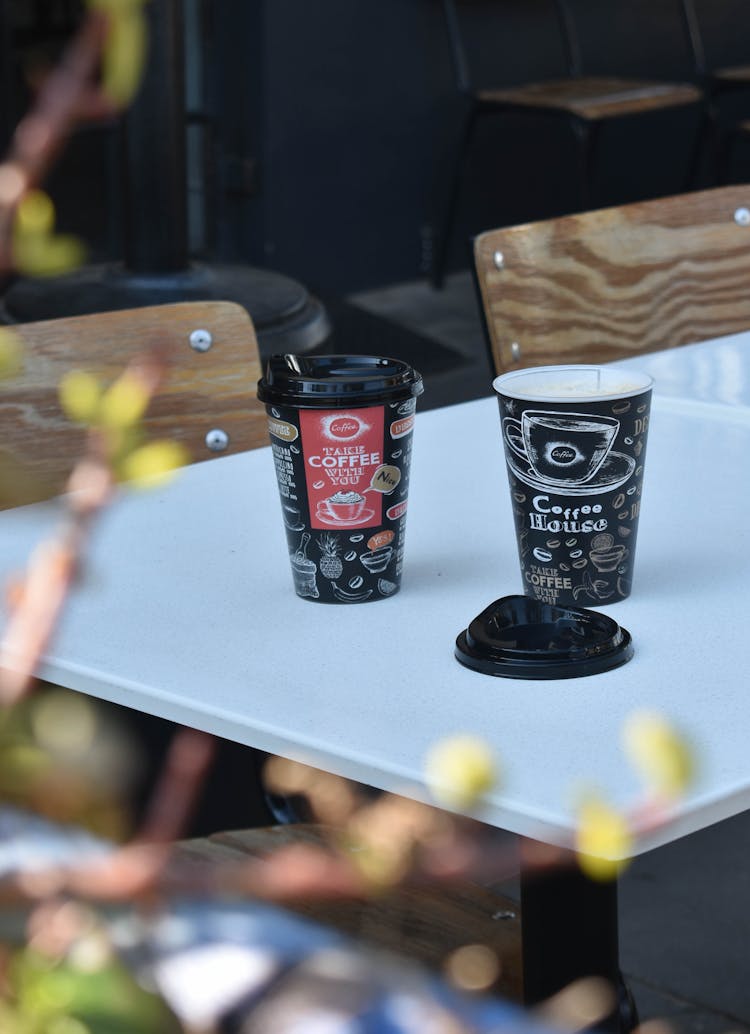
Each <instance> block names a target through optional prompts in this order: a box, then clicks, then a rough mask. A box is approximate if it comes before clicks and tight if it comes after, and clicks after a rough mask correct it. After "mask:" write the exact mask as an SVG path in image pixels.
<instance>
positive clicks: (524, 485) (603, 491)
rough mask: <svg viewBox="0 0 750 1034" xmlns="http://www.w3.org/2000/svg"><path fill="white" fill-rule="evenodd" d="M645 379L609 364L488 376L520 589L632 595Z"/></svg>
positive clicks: (562, 601)
mask: <svg viewBox="0 0 750 1034" xmlns="http://www.w3.org/2000/svg"><path fill="white" fill-rule="evenodd" d="M651 383H652V382H651V378H650V377H648V376H646V375H645V374H641V373H635V372H633V371H631V370H627V369H618V368H617V367H612V366H540V367H537V368H535V369H526V370H516V371H513V372H512V373H506V374H503V375H502V376H500V377H497V378H496V379H495V381H494V382H493V387H494V389H495V391H496V392H497V395H498V402H499V405H500V420H501V426H502V436H503V444H504V446H505V458H506V463H507V468H508V479H509V482H510V491H511V500H512V505H513V514H514V517H515V522H516V536H517V541H518V553H519V557H520V561H521V577H522V578H523V582H524V592H525V594H526V595H527V596H531V597H533V598H534V599H536V600H539V601H541V602H544V603H552V604H557V605H561V606H572V605H577V606H579V607H580V606H584V607H590V606H592V605H593V604H595V603H596V604H601V603H614V602H616V601H617V600H622V599H625V597H627V596H629V595H630V589H631V584H632V581H633V564H634V560H635V543H636V537H637V533H638V515H639V513H640V508H641V491H642V485H643V467H644V463H645V459H646V439H647V435H648V421H649V410H650V406H651Z"/></svg>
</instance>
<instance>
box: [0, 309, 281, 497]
mask: <svg viewBox="0 0 750 1034" xmlns="http://www.w3.org/2000/svg"><path fill="white" fill-rule="evenodd" d="M8 329H9V330H11V331H12V332H13V333H14V334H16V335H17V336H18V338H19V339H20V343H21V345H22V348H23V369H22V370H21V372H20V373H19V374H18V375H16V376H13V377H10V378H8V379H6V380H3V381H2V382H0V508H6V507H7V506H15V505H19V504H21V503H26V502H33V501H37V500H39V499H43V498H49V497H51V496H53V495H56V494H57V493H59V492H60V491H61V490H62V489H63V487H64V485H65V480H66V478H67V476H68V474H69V472H70V470H71V469H72V467H73V465H74V463H75V461H76V459H77V458H78V457H79V456H80V455H81V454H82V452H83V449H84V438H85V431H84V429H83V428H82V427H80V426H78V425H76V424H74V423H72V422H71V421H70V420H69V419H68V418H67V417H66V415H65V414H64V413H63V411H62V408H61V406H60V403H59V400H58V384H59V382H60V379H61V378H62V376H63V375H64V374H65V373H67V372H68V371H70V370H85V371H87V372H90V373H93V374H95V375H96V376H98V377H99V378H100V379H101V380H102V382H103V383H105V384H108V383H110V382H112V381H114V380H115V379H116V377H117V376H118V374H120V373H121V372H122V371H123V370H124V369H125V367H126V365H127V363H128V362H129V361H130V360H131V359H133V358H135V357H136V356H137V355H139V354H141V353H143V352H145V351H148V350H149V349H150V348H158V349H160V350H161V351H162V352H163V353H164V354H165V355H166V359H167V364H168V365H167V377H166V381H165V383H164V385H163V386H162V387H161V389H160V391H159V392H158V394H157V395H156V397H155V398H154V399H153V400H152V402H151V405H150V407H149V409H148V412H147V414H146V416H145V419H144V421H143V424H144V431H145V432H146V435H147V436H148V437H149V438H150V437H159V438H171V439H173V440H177V441H179V442H181V443H182V444H183V445H185V446H186V447H187V450H188V452H189V454H190V457H191V459H192V461H193V462H197V461H199V460H207V459H212V458H214V457H217V456H226V455H227V454H229V453H233V452H240V451H243V450H245V449H254V448H257V447H258V446H260V445H266V444H268V431H267V426H266V417H265V408H264V407H263V406H262V405H261V404H260V403H259V402H258V401H257V399H256V397H255V390H256V384H257V381H258V378H259V377H260V375H261V369H260V360H259V356H258V346H257V341H256V337H255V331H254V328H253V324H252V321H251V319H250V317H249V316H248V314H247V312H246V311H245V309H243V308H242V307H241V306H240V305H236V304H234V303H233V302H223V301H206V302H184V303H177V304H170V305H154V306H149V307H147V308H140V309H127V310H123V311H119V312H102V313H95V314H92V315H87V316H72V317H68V318H63V319H54V320H45V321H43V322H39V323H23V324H16V325H14V326H12V327H10V328H8ZM196 332H199V333H198V334H197V336H196ZM200 332H202V333H200ZM191 336H192V341H191ZM207 345H208V346H209V347H206V346H207ZM196 346H197V347H196ZM212 431H220V432H224V434H225V435H226V436H227V438H228V442H227V444H226V447H225V448H223V449H219V450H217V451H213V450H212V449H211V448H210V447H209V444H208V442H213V443H215V440H216V438H217V437H219V438H220V437H222V436H221V435H218V436H217V435H213V436H211V437H209V438H208V439H207V436H208V435H209V432H212Z"/></svg>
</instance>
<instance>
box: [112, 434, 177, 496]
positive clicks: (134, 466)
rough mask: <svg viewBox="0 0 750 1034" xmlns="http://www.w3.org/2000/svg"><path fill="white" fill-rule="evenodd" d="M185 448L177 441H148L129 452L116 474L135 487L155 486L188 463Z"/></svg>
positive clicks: (168, 478)
mask: <svg viewBox="0 0 750 1034" xmlns="http://www.w3.org/2000/svg"><path fill="white" fill-rule="evenodd" d="M189 460H190V457H189V455H188V452H187V449H185V447H184V446H183V445H180V443H179V442H173V441H168V440H166V439H165V440H161V441H155V442H148V444H147V445H141V446H140V447H139V448H137V449H134V450H133V451H132V452H131V453H129V454H128V455H127V456H126V457H125V458H124V459H123V461H122V462H121V463H120V464H119V466H118V474H119V475H120V477H121V478H122V479H123V480H124V481H128V482H131V483H132V484H133V485H134V487H136V488H155V487H157V486H158V485H161V484H164V483H165V482H166V481H168V480H170V478H171V477H172V476H173V474H174V472H175V471H176V470H177V469H178V468H179V467H183V466H184V465H185V464H186V463H188V462H189Z"/></svg>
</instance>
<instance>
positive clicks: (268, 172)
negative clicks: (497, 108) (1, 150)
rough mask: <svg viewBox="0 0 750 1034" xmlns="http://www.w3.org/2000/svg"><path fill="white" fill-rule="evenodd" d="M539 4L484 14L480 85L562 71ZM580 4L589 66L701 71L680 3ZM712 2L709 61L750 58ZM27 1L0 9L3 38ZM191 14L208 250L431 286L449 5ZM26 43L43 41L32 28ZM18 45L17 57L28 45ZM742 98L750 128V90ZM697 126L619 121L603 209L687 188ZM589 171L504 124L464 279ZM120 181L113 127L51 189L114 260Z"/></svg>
mask: <svg viewBox="0 0 750 1034" xmlns="http://www.w3.org/2000/svg"><path fill="white" fill-rule="evenodd" d="M152 2H153V3H159V2H160V0H152ZM467 2H468V0H467ZM540 2H541V0H494V2H493V3H490V2H489V0H470V6H471V8H472V9H473V29H474V37H475V42H476V43H477V45H478V48H479V51H480V57H481V60H482V69H483V70H482V74H483V75H485V76H487V77H488V78H489V77H490V75H491V76H492V78H493V79H495V80H497V81H499V82H508V83H513V82H518V81H519V80H524V79H528V78H531V77H542V76H545V75H550V74H559V73H560V72H561V71H562V67H561V55H560V47H559V40H558V38H557V36H556V33H555V27H554V24H552V23H544V22H542V21H541V20H540V17H539V3H540ZM26 6H28V5H26ZM69 6H71V7H75V5H74V4H73V5H69ZM574 6H576V7H578V8H579V9H581V10H582V13H583V14H584V15H585V17H586V19H587V24H588V25H589V26H590V28H589V29H588V30H587V32H586V33H584V38H583V41H582V42H583V45H584V51H585V53H584V57H585V58H586V59H587V60H588V61H589V62H590V63H591V64H592V66H596V67H592V68H591V70H592V71H602V70H603V69H605V68H607V67H611V68H614V69H615V70H616V71H617V72H620V73H626V72H631V73H632V74H638V75H644V74H648V75H652V76H656V77H659V76H662V77H667V76H669V77H676V76H679V77H682V78H688V77H690V75H691V74H692V69H691V67H690V63H689V61H688V58H687V54H686V51H685V46H684V38H683V36H682V34H681V30H680V28H679V26H677V27H676V26H675V22H674V18H673V12H674V6H675V4H674V0H649V2H648V4H646V3H645V2H643V0H634V2H633V3H630V4H627V5H625V6H626V8H628V9H629V12H630V13H629V15H628V17H627V18H625V20H623V21H622V22H621V23H620V22H618V19H619V18H620V17H621V16H620V15H619V14H617V11H618V10H622V7H623V5H622V4H621V3H620V0H575V5H574ZM698 6H699V10H700V12H701V14H702V16H703V24H704V27H705V35H706V49H707V52H708V57H709V61H710V62H711V63H712V64H717V63H722V62H728V61H731V62H735V63H736V62H739V61H741V60H745V61H747V63H749V64H750V17H748V15H749V14H750V0H700V2H699V4H698ZM22 7H24V5H18V4H14V3H12V2H11V0H0V10H3V8H4V14H3V16H4V25H5V26H6V29H7V23H8V19H9V18H10V19H11V20H12V19H13V18H14V17H15V18H16V19H17V18H18V17H19V15H18V12H19V11H20V10H21V8H22ZM185 8H186V25H187V38H186V50H187V55H188V61H187V74H188V98H189V105H188V106H189V108H190V118H189V126H188V130H187V132H188V144H189V146H188V156H189V157H188V161H189V180H188V193H189V200H190V206H189V211H190V227H189V230H190V233H189V239H190V242H191V247H192V249H193V251H194V252H196V253H198V254H199V255H202V256H203V257H208V258H211V259H215V260H224V261H226V260H229V261H239V262H249V263H251V264H254V265H262V266H268V267H269V268H271V269H274V270H277V271H279V272H284V273H287V274H290V275H292V276H294V277H297V278H299V279H300V280H302V281H303V282H304V283H305V284H307V285H308V286H309V287H310V288H312V289H313V290H317V291H320V292H322V293H324V294H327V295H331V294H334V293H335V294H341V293H345V292H348V291H353V290H357V289H362V288H366V287H370V286H376V285H379V284H384V283H389V282H395V281H399V280H404V279H410V278H416V277H420V276H422V275H423V274H424V271H425V269H426V266H427V263H428V261H429V255H430V247H431V240H432V234H433V230H434V223H435V217H436V196H435V191H436V187H437V185H438V184H439V182H440V176H439V173H440V172H441V170H443V169H444V167H445V162H446V156H447V155H448V154H449V153H450V150H451V147H452V143H453V139H454V135H455V132H456V125H457V114H458V109H457V103H456V98H455V90H454V85H453V74H452V69H451V64H450V55H449V51H448V45H447V39H446V33H445V29H444V25H443V21H442V11H441V4H440V2H439V0H377V2H376V3H372V2H366V0H315V2H314V3H311V2H310V0H185ZM639 16H641V17H645V18H647V19H648V27H647V29H646V30H644V29H643V28H638V25H637V18H638V17H639ZM61 17H62V16H61ZM27 21H28V19H27ZM613 29H614V30H615V31H614V32H613V31H612V30H613ZM24 33H25V36H24V37H23V39H24V41H25V42H24V46H26V47H28V41H29V37H30V35H31V36H32V37H33V25H31V26H29V24H28V23H27V24H26V25H25V27H24ZM5 36H6V38H8V37H10V40H11V48H12V47H13V46H14V45H17V39H18V34H17V33H16V34H15V36H14V33H13V31H11V32H10V33H8V32H6V34H5ZM743 55H744V58H743ZM17 56H18V55H17V54H16V53H15V52H14V53H12V54H11V57H12V58H16V57H17ZM8 77H9V72H8V67H7V62H6V66H5V70H4V79H3V81H4V82H7V81H8ZM11 78H13V77H12V76H11ZM19 98H20V100H19ZM22 99H23V88H22V87H20V88H19V92H18V97H16V98H14V97H13V96H8V95H7V90H6V96H5V98H4V112H5V117H6V119H8V115H9V112H10V119H9V121H12V117H13V114H14V113H15V112H16V110H17V107H18V105H19V103H20V102H21V101H22ZM733 104H734V105H735V107H737V106H739V107H738V110H741V108H742V105H745V106H746V109H745V110H747V112H748V114H749V115H750V95H748V96H747V97H744V98H739V99H738V98H735V99H734V100H733ZM696 126H697V118H696V115H695V113H694V112H692V111H689V110H687V111H681V112H680V111H674V112H668V113H661V114H659V115H658V116H657V115H654V116H653V117H652V118H649V119H643V120H629V121H625V120H624V121H622V122H621V123H619V124H617V125H616V126H615V125H613V126H607V127H605V129H604V131H603V134H602V141H601V151H600V159H601V160H600V165H599V175H598V179H597V181H598V188H597V194H598V196H597V198H596V201H597V204H602V205H605V204H614V203H618V202H622V201H629V200H634V199H636V198H641V197H649V196H651V197H653V196H658V195H662V194H667V193H673V192H677V191H679V190H680V189H681V188H682V186H683V177H684V174H685V171H686V167H687V163H688V160H689V156H690V151H691V145H692V141H693V137H694V133H695V129H696ZM738 154H739V157H740V158H742V157H743V155H742V152H741V149H740V150H739V151H738ZM744 157H746V158H748V159H750V155H747V154H746V155H745V156H744ZM573 159H574V151H573V145H572V141H571V140H570V139H569V138H568V136H567V135H566V132H565V131H564V129H563V128H562V127H559V126H556V125H548V124H546V123H544V124H543V123H540V122H534V123H533V124H530V123H529V122H528V121H525V120H520V119H511V118H502V119H501V118H498V119H496V120H489V119H488V120H487V122H486V124H484V125H483V127H482V132H481V133H480V135H479V140H478V143H477V147H476V150H475V153H474V158H473V161H472V165H471V168H470V169H469V172H468V182H469V184H470V185H471V186H470V188H469V189H468V190H467V192H466V195H465V197H464V200H463V203H462V208H461V212H460V216H459V228H458V232H457V233H456V240H455V244H454V248H453V252H452V265H453V267H454V268H456V267H458V266H461V265H463V266H465V265H466V263H467V255H468V246H467V242H468V239H469V237H470V235H471V234H472V233H475V232H478V231H480V230H483V229H487V228H490V227H493V226H500V225H507V224H509V223H514V222H518V221H523V220H527V219H535V218H544V217H547V216H551V215H555V214H560V213H562V212H566V211H570V210H572V209H574V208H575V205H576V203H577V200H576V199H577V192H576V187H575V180H574V178H573V177H574V171H573V170H574V160H573ZM736 166H737V170H736V171H737V173H738V177H741V176H742V173H743V164H742V162H741V161H738V162H737V163H736ZM746 167H747V168H749V169H750V163H748V164H747V166H746ZM118 169H119V163H118V143H117V133H116V131H115V130H112V129H106V128H100V129H98V130H87V131H83V132H81V133H79V134H78V135H77V137H76V138H75V140H74V141H73V142H72V143H71V146H70V148H69V149H68V152H67V154H66V155H65V156H64V158H63V160H62V161H61V163H60V166H59V168H58V170H57V172H56V173H55V176H54V179H53V182H52V183H51V185H50V186H51V189H52V191H53V193H54V195H55V198H56V201H57V203H58V207H59V218H60V223H61V226H62V227H63V228H65V229H72V230H76V231H78V232H80V233H82V234H83V235H85V236H86V237H87V238H88V239H89V240H90V241H91V243H92V245H93V250H94V257H96V258H105V257H108V256H110V255H112V256H115V257H116V256H117V255H118V253H119V249H121V245H122V218H121V210H120V205H119V202H118V198H119V196H120V193H121V190H122V187H123V184H122V183H121V182H119V181H118V175H119V173H118ZM736 178H737V177H736ZM698 185H701V184H698Z"/></svg>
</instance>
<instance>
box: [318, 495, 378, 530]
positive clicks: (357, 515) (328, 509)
mask: <svg viewBox="0 0 750 1034" xmlns="http://www.w3.org/2000/svg"><path fill="white" fill-rule="evenodd" d="M366 503H367V500H366V499H365V497H364V496H363V495H360V494H359V492H336V493H335V495H332V496H329V497H328V499H321V500H320V502H319V503H318V506H317V509H316V516H317V518H318V520H320V521H322V522H323V523H324V524H328V525H331V526H332V527H336V528H357V527H359V526H360V525H362V524H367V523H368V521H370V520H372V518H373V516H374V514H375V511H374V510H373V509H371V508H368V507H367V506H366Z"/></svg>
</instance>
